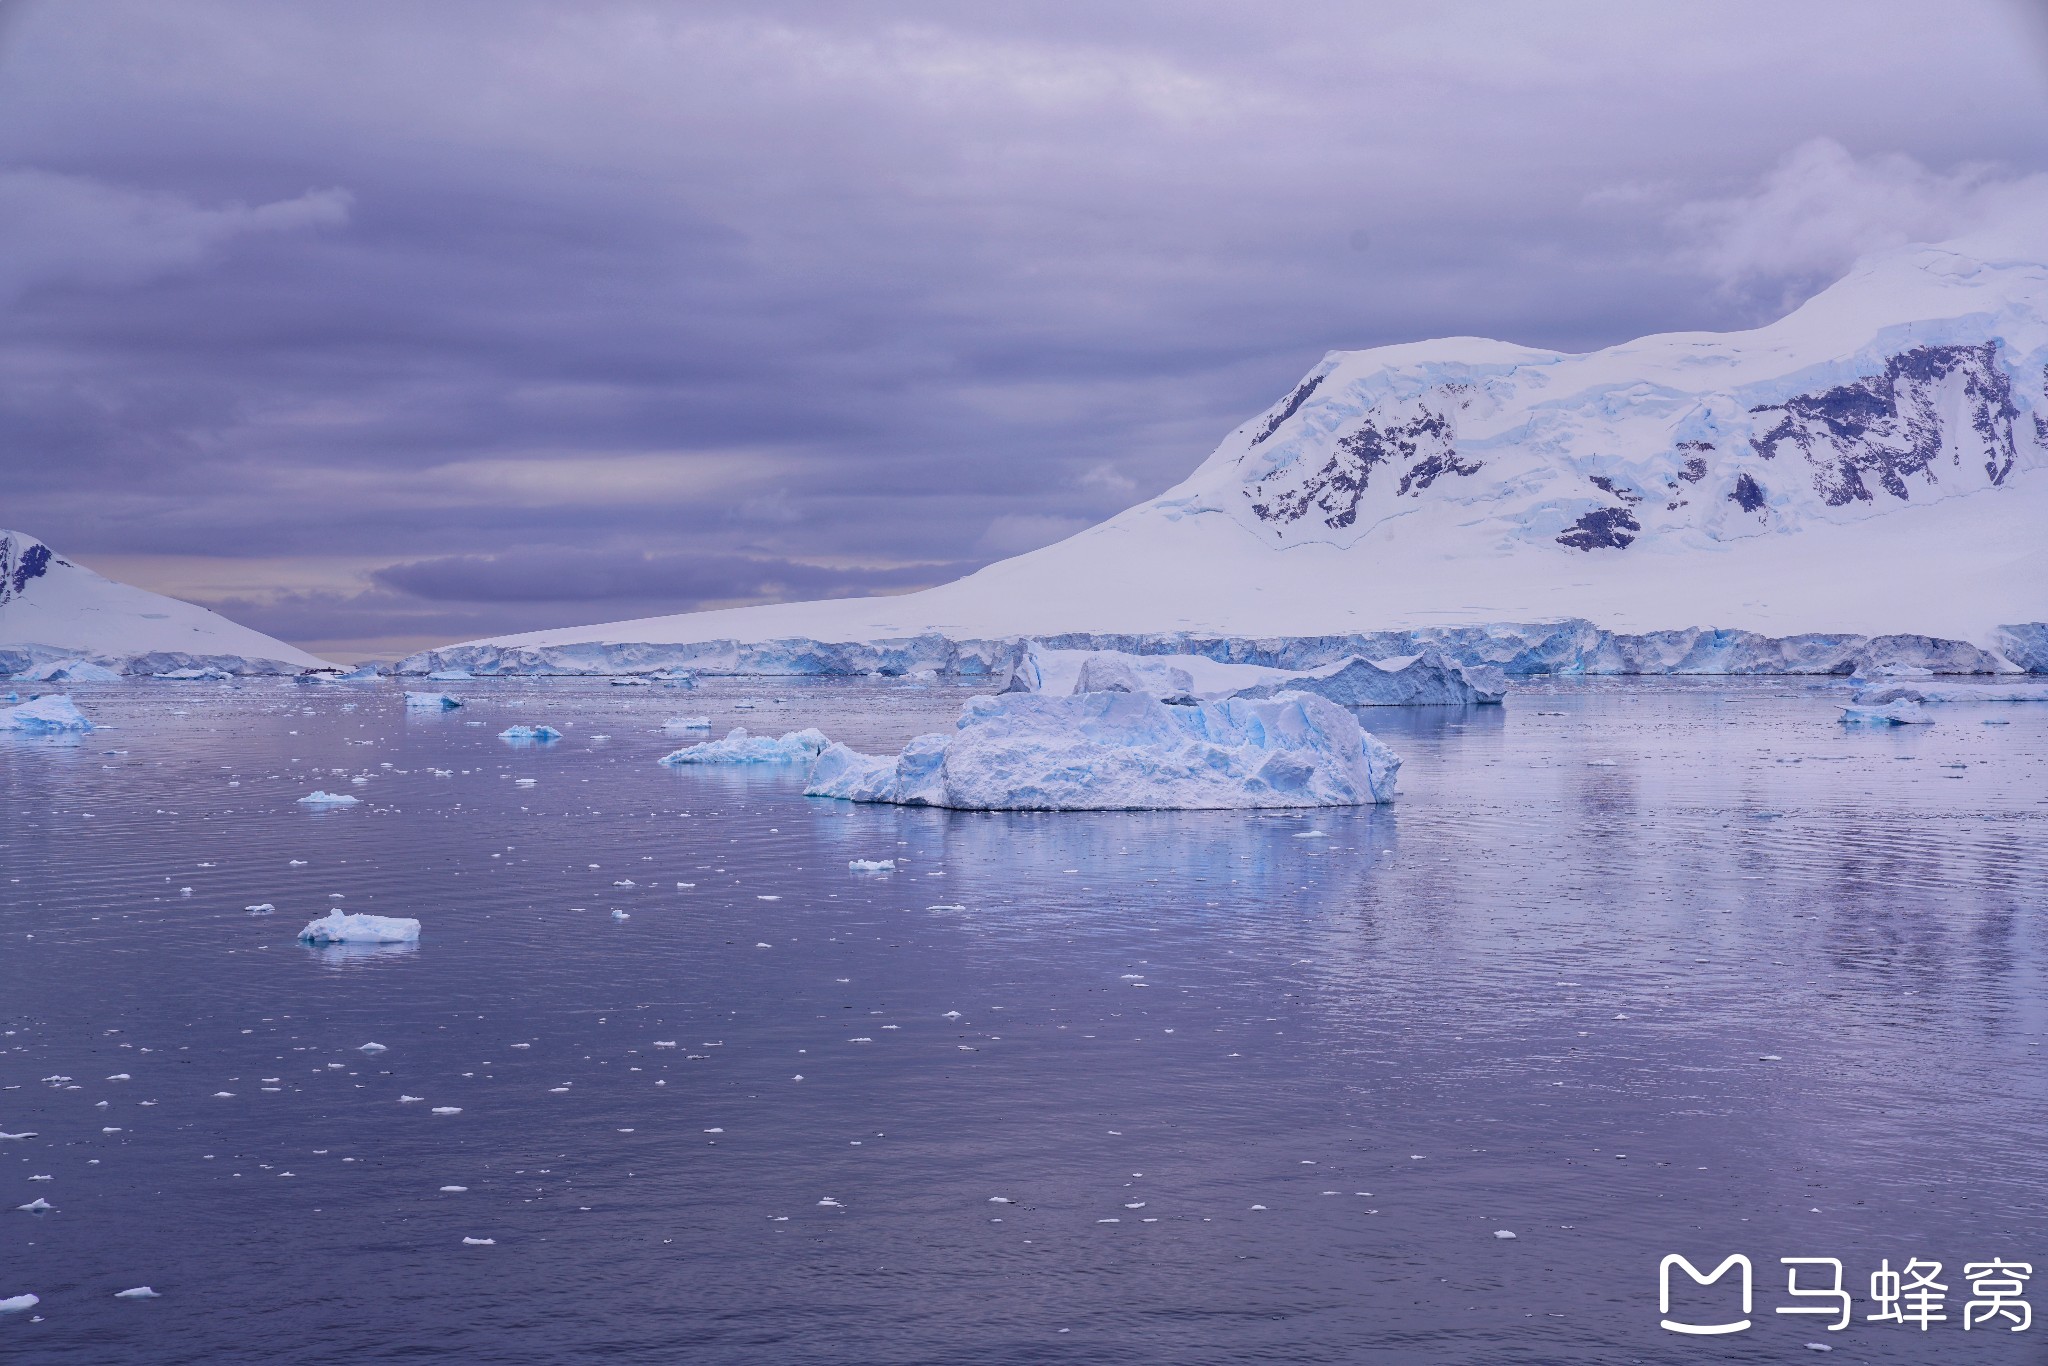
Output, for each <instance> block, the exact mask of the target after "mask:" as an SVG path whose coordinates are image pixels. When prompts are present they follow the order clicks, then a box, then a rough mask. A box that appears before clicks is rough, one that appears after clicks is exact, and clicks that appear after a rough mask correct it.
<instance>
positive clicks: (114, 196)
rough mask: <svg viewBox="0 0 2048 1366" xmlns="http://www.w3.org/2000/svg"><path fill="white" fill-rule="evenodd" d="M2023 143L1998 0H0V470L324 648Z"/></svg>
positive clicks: (1564, 323)
mask: <svg viewBox="0 0 2048 1366" xmlns="http://www.w3.org/2000/svg"><path fill="white" fill-rule="evenodd" d="M2044 176H2048V4H2043V3H2021V2H2020V0H1976V2H1975V3H1971V2H1970V0H1960V2H1958V3H1948V4H1944V5H1939V6H1935V5H1928V4H1924V3H1918V2H1917V0H1916V3H1910V4H1895V3H1887V2H1886V0H1856V2H1855V3H1831V2H1829V0H1814V2H1813V3H1802V4H1785V3H1782V0H1771V3H1763V4H1753V3H1742V2H1741V0H1729V2H1728V3H1716V4H1713V5H1692V4H1677V3H1641V2H1639V0H1627V2H1626V3H1572V2H1570V0H1554V2H1551V3H1542V4H1529V3H1519V2H1518V3H1510V4H1479V3H1470V4H1458V3H1447V4H1439V5H1427V6H1417V5H1408V4H1402V5H1392V4H1389V5H1377V4H1371V3H1359V2H1358V0H1349V2H1348V3H1325V0H1296V2H1295V3H1291V4H1289V5H1287V6H1285V7H1275V6H1272V5H1268V4H1253V3H1241V4H1213V3H1204V2H1203V0H1171V2H1167V0H1160V2H1158V3H1155V2H1154V0H1126V2H1125V3H1118V4H1109V5H1105V4H1102V3H1100V0H1089V2H1087V3H1041V2H1040V0H1007V3H1005V4H1003V5H1000V6H997V5H959V4H950V3H948V4H941V3H908V2H906V3H890V2H889V0H876V2H875V3H863V4H859V5H849V4H845V3H839V2H828V3H800V2H792V3H774V0H765V2H764V0H747V3H730V4H728V3H722V2H720V0H703V2H702V3H654V4H638V3H605V2H604V0H580V2H579V3H578V4H575V5H562V4H559V3H531V4H530V3H524V2H523V0H486V2H483V3H467V2H466V0H435V3H431V4H419V3H414V2H413V0H403V2H400V0H348V2H347V3H322V2H321V0H295V2H294V3H292V4H289V5H280V4H277V3H274V0H262V2H261V3H238V2H236V0H180V3H179V4H177V5H163V4H160V3H154V2H151V3H123V2H122V0H82V2H81V3H38V2H37V0H27V3H21V2H20V0H15V2H14V3H7V2H6V0H0V357H4V370H0V374H4V383H0V476H4V479H5V483H4V489H5V492H4V494H0V526H6V527H13V528H16V529H19V530H22V531H26V532H29V533H30V534H32V535H36V536H40V537H42V538H43V539H44V540H46V541H48V542H50V543H51V544H52V545H53V546H54V547H56V548H57V549H58V551H59V552H60V553H63V554H65V555H67V556H68V557H71V558H74V559H77V560H78V561H80V562H82V563H84V564H87V565H89V566H91V567H92V568H95V569H98V570H99V571H100V572H102V573H105V574H108V575H109V576H111V577H115V578H120V579H123V580H126V581H128V582H132V583H137V584H140V585H142V586H144V587H147V588H152V589H156V590H157V591H160V592H167V593H171V594H174V595H176V596H179V597H183V598H187V599H189V600H192V601H196V602H201V603H204V604H205V605H207V606H210V607H214V608H216V609H217V610H220V611H223V612H225V613H227V614H228V615H230V616H232V617H234V618H235V619H237V620H239V621H242V622H245V623H246V624H248V625H251V626H254V627H257V628H258V629H260V630H264V631H268V632H270V633H272V634H274V635H277V636H280V637H283V638H284V639H286V640H289V641H292V642H293V643H295V644H300V645H304V646H306V647H308V648H310V649H312V650H314V651H315V652H316V653H321V654H325V655H328V656H329V657H333V658H342V659H357V658H363V657H368V656H382V657H393V656H396V655H398V654H401V653H404V652H406V651H408V650H411V649H415V648H420V647H423V646H427V645H433V644H443V643H448V642H451V641H456V640H464V639H470V638H475V637H478V636H483V635H489V634H500V633H504V632H509V631H517V630H528V629H537V628H541V627H547V626H566V625H575V624H580V623H587V622H597V621H607V620H618V619H623V618H629V617H636V616H644V615H651V614H656V613H667V612H680V611H690V610H696V609H699V608H707V607H721V606H733V605H739V604H744V603H753V602H769V601H783V600H792V599H801V598H816V597H836V596H846V595H851V594H866V593H896V592H903V591H908V590H911V589H915V588H920V587H925V586H928V585H931V584H935V583H940V582H944V581H946V580H948V579H952V578H955V577H958V576H959V575H960V574H962V573H965V572H967V571H969V570H971V569H973V568H975V567H977V566H979V565H982V564H985V563H988V562H989V561H991V560H994V559H999V558H1002V557H1004V556H1007V555H1011V554H1016V553H1018V552H1020V551H1024V550H1028V549H1032V548H1034V547H1037V546H1040V545H1045V544H1049V543H1051V542H1053V541H1056V540H1058V539H1060V538H1062V537H1064V536H1067V535H1069V534H1071V533H1073V532H1075V531H1078V530H1080V529H1081V528H1083V527H1085V526H1087V525H1090V524H1092V523H1094V522H1096V521H1099V520H1101V519H1103V518H1104V517H1107V516H1109V515H1111V514H1113V513H1115V512H1117V511H1120V510H1121V509H1123V508H1124V507H1126V506H1128V505H1130V504H1131V503H1133V502H1136V501H1138V500H1140V499H1143V498H1146V497H1149V496H1152V495H1154V494H1156V493H1158V492H1160V491H1161V490H1163V489H1165V488H1167V487H1169V486H1171V485H1172V484H1174V483H1175V482H1177V481H1178V480H1179V479H1181V478H1182V477H1183V476H1185V475H1186V474H1187V473H1189V472H1190V471H1191V470H1193V469H1194V467H1195V466H1196V465H1197V464H1199V463H1200V461H1201V460H1202V459H1203V457H1204V456H1206V455H1207V454H1208V452H1209V451H1210V450H1211V449H1212V448H1213V447H1214V446H1215V445H1216V443H1217V442H1218V441H1220V440H1221V439H1222V437H1223V435H1224V434H1225V433H1226V432H1227V431H1228V430H1229V429H1231V428H1232V427H1234V426H1236V425H1237V424H1238V423H1239V422H1242V421H1243V420H1245V419H1246V418H1247V417H1250V416H1252V415H1253V414H1255V413H1257V412H1259V411H1260V410H1262V409H1264V408H1265V407H1267V406H1268V405H1269V404H1271V403H1272V402H1274V401H1275V400H1276V399H1278V398H1279V397H1281V396H1282V395H1284V394H1285V393H1286V392H1287V391H1288V390H1289V389H1290V388H1291V387H1292V386H1293V385H1294V383H1295V382H1296V381H1297V380H1298V379H1299V377H1300V376H1301V374H1302V373H1303V372H1305V371H1306V370H1308V369H1309V368H1310V367H1311V366H1313V365H1314V364H1315V363H1316V362H1317V361H1318V360H1319V359H1320V358H1321V357H1322V355H1323V354H1324V353H1325V352H1326V351H1329V350H1333V349H1349V348H1357V347H1367V346H1375V345H1381V344H1386V343H1391V342H1400V341H1410V340H1417V339H1422V338H1428V337H1437V336H1455V335H1479V336H1491V337H1499V338H1503V339H1506V340H1510V341H1515V342H1520V343H1524V344H1528V345H1535V346H1544V347H1552V348H1557V349H1562V350H1572V351H1581V350H1589V349H1593V348H1596V347H1600V346H1604V345H1608V344H1611V343H1614V342H1618V341H1623V340H1627V339H1629V338H1631V337H1635V336H1639V335H1642V334H1645V333H1649V332H1659V331H1670V330H1681V329H1694V328H1712V329H1726V328H1733V327H1745V326H1754V325H1756V324H1758V323H1761V322H1764V321H1768V320H1769V319H1771V318H1772V317H1775V316H1777V315H1778V314H1780V313H1782V312H1784V311H1785V310H1786V309H1787V308H1789V307H1790V306H1792V305H1793V304H1796V303H1797V302H1798V301H1799V300H1801V299H1803V298H1805V297H1806V296H1807V295H1809V294H1811V293H1812V292H1813V291H1814V290H1815V289H1817V288H1819V287H1820V286H1822V285H1824V284H1826V283H1827V282H1829V281H1830V280H1831V279H1833V278H1835V277H1836V276H1837V275H1838V274H1839V273H1840V272H1841V271H1842V270H1843V269H1844V268H1845V267H1846V266H1847V264H1848V263H1849V262H1850V261H1851V260H1853V259H1854V257H1855V256H1856V255H1858V254H1860V253H1861V252H1864V251H1867V250H1872V249H1876V248H1881V247H1884V246H1889V245H1894V244H1897V243H1899V242H1904V241H1911V240H1939V239H1940V238H1943V237H1946V236H1951V235H1954V234H1955V233H1957V232H1959V231H1963V230H1967V229H1968V228H1969V227H1970V226H1971V225H1972V222H1973V220H1974V218H1975V217H1976V216H1978V215H1981V214H1982V213H1985V212H1988V211H1989V210H1988V209H1987V208H1986V206H1987V205H1991V204H1995V203H1997V202H2000V201H2001V198H2002V197H2004V196H2008V195H2009V193H2010V192H2011V191H2012V189H2013V188H2014V187H2015V186H2020V187H2025V186H2027V185H2030V184H2037V183H2038V182H2039V180H2040V179H2041V178H2042V177H2044Z"/></svg>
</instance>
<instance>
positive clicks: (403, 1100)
mask: <svg viewBox="0 0 2048 1366" xmlns="http://www.w3.org/2000/svg"><path fill="white" fill-rule="evenodd" d="M425 1099H426V1097H425V1096H400V1097H399V1098H398V1103H399V1104H400V1105H416V1104H418V1103H419V1102H420V1101H423V1100H425Z"/></svg>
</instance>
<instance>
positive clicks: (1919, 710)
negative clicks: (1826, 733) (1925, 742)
mask: <svg viewBox="0 0 2048 1366" xmlns="http://www.w3.org/2000/svg"><path fill="white" fill-rule="evenodd" d="M1933 721H1934V718H1933V717H1931V716H1929V715H1928V714H1927V709H1926V708H1925V707H1923V706H1921V705H1920V704H1919V703H1918V702H1914V701H1911V700H1909V699H1904V698H1902V699H1900V700H1899V701H1896V702H1887V703H1885V704H1884V705H1883V706H1881V707H1854V706H1851V707H1844V708H1842V724H1843V725H1845V726H1925V725H1930V724H1932V723H1933Z"/></svg>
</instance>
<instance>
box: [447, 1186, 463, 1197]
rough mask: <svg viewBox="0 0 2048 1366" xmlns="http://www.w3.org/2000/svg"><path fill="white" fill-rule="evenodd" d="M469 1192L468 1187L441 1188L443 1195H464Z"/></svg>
mask: <svg viewBox="0 0 2048 1366" xmlns="http://www.w3.org/2000/svg"><path fill="white" fill-rule="evenodd" d="M468 1190H469V1187H467V1186H443V1187H441V1194H443V1195H462V1194H464V1193H465V1192H467V1191H468Z"/></svg>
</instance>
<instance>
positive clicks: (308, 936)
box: [299, 911, 420, 944]
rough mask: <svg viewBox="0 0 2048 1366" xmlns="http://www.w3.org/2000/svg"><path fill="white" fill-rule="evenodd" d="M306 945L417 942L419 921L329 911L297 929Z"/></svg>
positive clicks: (388, 916)
mask: <svg viewBox="0 0 2048 1366" xmlns="http://www.w3.org/2000/svg"><path fill="white" fill-rule="evenodd" d="M299 938H300V940H301V941H303V942H304V943H308V944H417V943H419V941H420V922H419V921H417V920H412V919H407V918H404V917H400V916H391V915H343V914H342V913H341V912H340V911H329V912H328V913H327V914H326V915H324V916H322V917H321V918H320V919H318V920H315V921H313V922H312V923H310V924H308V925H307V926H306V928H305V929H303V930H300V931H299Z"/></svg>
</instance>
